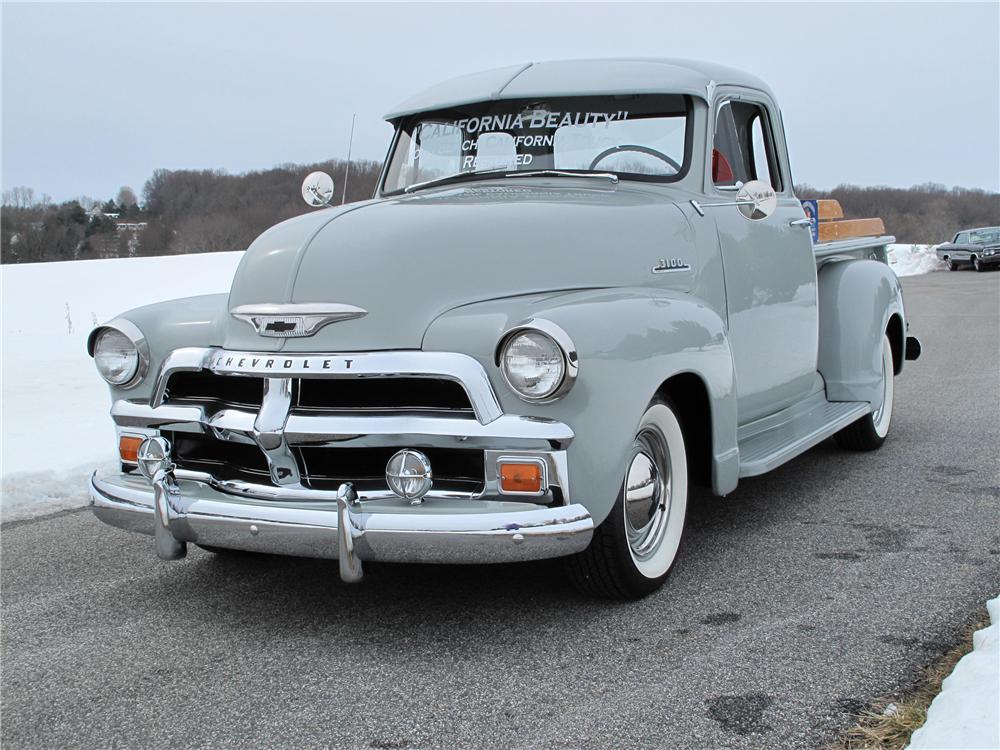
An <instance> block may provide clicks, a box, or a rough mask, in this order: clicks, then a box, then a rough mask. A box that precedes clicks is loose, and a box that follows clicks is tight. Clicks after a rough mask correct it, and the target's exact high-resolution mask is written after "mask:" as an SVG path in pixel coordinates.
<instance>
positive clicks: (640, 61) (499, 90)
mask: <svg viewBox="0 0 1000 750" xmlns="http://www.w3.org/2000/svg"><path fill="white" fill-rule="evenodd" d="M725 85H735V86H744V87H747V88H751V89H757V90H759V91H764V92H766V93H768V94H770V93H771V92H770V89H769V88H768V87H767V84H765V83H764V82H763V81H762V80H760V79H759V78H757V77H755V76H752V75H749V74H747V73H744V72H743V71H741V70H737V69H735V68H727V67H725V66H723V65H716V64H714V63H707V62H699V61H696V60H674V59H658V58H610V59H586V60H555V61H551V62H540V63H538V62H532V63H523V64H520V65H510V66H507V67H504V68H494V69H493V70H484V71H481V72H479V73H472V74H469V75H464V76H459V77H458V78H452V79H451V80H449V81H444V82H443V83H439V84H437V85H436V86H431V87H430V88H429V89H426V90H424V91H422V92H420V93H419V94H417V95H416V96H412V97H410V98H409V99H406V100H405V101H403V102H401V103H400V104H398V105H396V107H394V108H393V109H392V111H391V112H389V113H388V114H387V115H386V116H385V119H386V120H396V119H398V118H400V117H405V116H407V115H412V114H415V113H417V112H429V111H433V110H438V109H447V108H449V107H457V106H460V105H463V104H472V103H474V102H483V101H490V100H497V99H533V98H535V97H556V96H588V95H602V94H688V95H690V96H696V97H699V98H701V99H705V100H707V99H708V98H709V96H710V91H711V90H712V89H714V87H715V86H725Z"/></svg>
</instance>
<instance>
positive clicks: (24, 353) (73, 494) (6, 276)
mask: <svg viewBox="0 0 1000 750" xmlns="http://www.w3.org/2000/svg"><path fill="white" fill-rule="evenodd" d="M242 255H243V253H241V252H240V253H211V254H204V255H182V256H168V257H162V258H127V259H113V260H85V261H70V262H66V263H27V264H19V265H12V266H0V288H2V293H3V303H2V313H3V315H2V317H3V320H2V326H3V328H2V330H3V342H2V354H3V366H2V383H0V390H2V407H3V408H2V412H0V422H2V425H0V426H2V432H0V480H2V490H0V492H2V497H0V500H2V503H0V518H2V519H3V520H4V521H10V520H16V519H19V518H26V517H30V516H33V515H38V514H41V513H51V512H52V511H55V510H60V509H63V508H72V507H79V506H81V505H86V503H87V492H86V487H87V483H86V478H87V476H88V475H89V474H90V473H91V472H92V471H93V470H94V469H95V468H97V467H98V466H99V465H101V464H103V463H111V462H113V461H114V458H115V431H114V426H113V425H112V423H111V419H110V417H108V409H109V408H110V406H111V402H110V398H109V395H108V389H107V385H106V384H105V383H104V381H103V380H101V377H100V376H99V375H98V374H97V370H95V369H94V363H93V360H91V358H90V357H89V356H87V351H86V343H87V334H89V333H90V331H91V329H92V328H93V327H94V326H95V325H97V324H98V323H103V322H106V321H108V320H110V319H111V318H113V317H114V316H115V315H117V314H119V313H122V312H124V311H126V310H129V309H131V308H133V307H138V306H140V305H145V304H149V303H152V302H159V301H162V300H167V299H171V298H174V297H186V296H190V295H195V294H210V293H212V292H225V291H228V290H229V285H230V282H231V281H232V278H233V273H234V272H235V270H236V265H237V264H238V263H239V261H240V258H241V257H242Z"/></svg>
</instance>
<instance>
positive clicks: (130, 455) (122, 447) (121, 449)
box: [118, 436, 143, 464]
mask: <svg viewBox="0 0 1000 750" xmlns="http://www.w3.org/2000/svg"><path fill="white" fill-rule="evenodd" d="M142 441H143V438H141V437H127V436H122V437H121V438H120V439H119V440H118V455H119V456H121V458H122V461H124V462H125V463H127V464H137V463H139V446H140V445H142Z"/></svg>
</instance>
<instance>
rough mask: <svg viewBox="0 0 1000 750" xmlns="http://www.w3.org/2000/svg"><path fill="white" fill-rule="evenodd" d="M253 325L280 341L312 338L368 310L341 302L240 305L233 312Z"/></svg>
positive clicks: (363, 314) (257, 329)
mask: <svg viewBox="0 0 1000 750" xmlns="http://www.w3.org/2000/svg"><path fill="white" fill-rule="evenodd" d="M229 312H230V314H231V315H232V316H233V317H234V318H237V319H239V320H242V321H244V322H245V323H249V324H250V325H251V326H253V329H254V330H255V331H257V333H258V334H259V335H261V336H268V337H270V338H277V339H289V338H302V337H304V336H312V335H313V334H314V333H316V331H318V330H319V329H320V328H323V327H324V326H326V325H329V324H330V323H338V322H340V321H341V320H353V319H354V318H362V317H364V316H365V315H367V314H368V311H367V310H364V309H362V308H360V307H355V306H354V305H344V304H340V303H332V304H331V303H311V302H307V303H289V304H280V305H275V304H261V305H240V306H239V307H234V308H233V309H232V310H230V311H229Z"/></svg>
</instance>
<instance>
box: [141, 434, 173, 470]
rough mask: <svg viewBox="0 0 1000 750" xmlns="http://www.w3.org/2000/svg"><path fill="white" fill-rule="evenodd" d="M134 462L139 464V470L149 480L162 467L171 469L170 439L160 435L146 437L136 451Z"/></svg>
mask: <svg viewBox="0 0 1000 750" xmlns="http://www.w3.org/2000/svg"><path fill="white" fill-rule="evenodd" d="M136 463H138V464H139V472H140V473H141V474H142V475H143V476H144V477H146V479H149V480H152V479H153V477H154V476H156V472H158V471H160V470H162V469H167V470H170V469H173V468H174V465H173V463H172V462H171V461H170V441H169V440H167V439H166V438H162V437H151V438H146V439H145V440H143V441H142V444H141V445H140V446H139V449H138V450H137V451H136Z"/></svg>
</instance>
